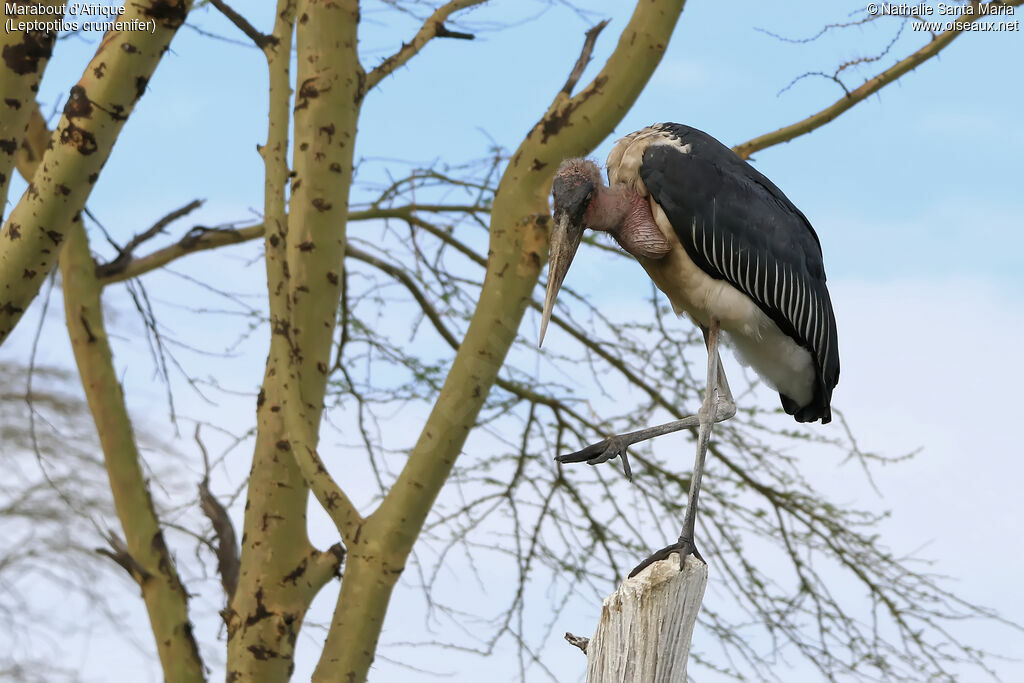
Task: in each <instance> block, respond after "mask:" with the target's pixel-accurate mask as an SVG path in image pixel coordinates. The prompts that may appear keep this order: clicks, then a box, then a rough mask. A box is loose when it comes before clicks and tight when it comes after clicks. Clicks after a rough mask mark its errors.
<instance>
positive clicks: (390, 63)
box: [363, 0, 484, 93]
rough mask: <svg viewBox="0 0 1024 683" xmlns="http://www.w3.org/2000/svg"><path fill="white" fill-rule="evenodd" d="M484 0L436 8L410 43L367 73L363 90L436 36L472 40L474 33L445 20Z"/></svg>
mask: <svg viewBox="0 0 1024 683" xmlns="http://www.w3.org/2000/svg"><path fill="white" fill-rule="evenodd" d="M483 2H484V0H450V2H447V3H445V4H444V5H442V6H441V7H438V8H437V10H435V11H434V13H433V14H431V15H430V17H428V18H427V20H426V21H424V22H423V25H422V26H421V27H420V30H419V31H417V32H416V35H415V36H413V38H412V40H410V41H409V42H408V43H403V44H402V47H401V49H399V50H398V52H396V53H395V54H393V55H391V56H390V57H388V58H387V59H385V60H384V61H383V62H381V63H380V64H378V65H377V66H376V67H374V68H373V69H372V70H371V71H370V72H369V73H367V74H366V83H365V84H364V86H363V92H364V93H365V92H369V91H370V90H372V89H373V88H374V87H375V86H376V85H377V84H378V83H380V82H381V81H382V80H383V79H384V78H385V77H386V76H388V75H390V74H391V73H394V71H395V70H396V69H398V68H399V67H401V66H403V65H404V64H405V63H406V62H408V61H409V60H410V59H412V58H413V57H414V56H415V55H416V53H418V52H419V51H420V50H422V49H423V48H424V46H426V44H427V43H429V42H430V41H431V40H432V39H434V38H457V39H460V40H472V39H473V37H474V36H473V34H471V33H463V32H460V31H451V30H449V29H448V28H446V27H445V25H444V22H445V20H447V19H448V18H449V17H450V16H451V15H453V14H455V13H456V12H459V11H461V10H464V9H467V8H469V7H473V6H474V5H480V4H483Z"/></svg>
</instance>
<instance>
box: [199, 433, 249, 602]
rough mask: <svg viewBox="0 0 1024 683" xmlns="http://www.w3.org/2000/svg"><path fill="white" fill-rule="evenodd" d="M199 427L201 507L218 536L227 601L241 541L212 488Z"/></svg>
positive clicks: (219, 568)
mask: <svg viewBox="0 0 1024 683" xmlns="http://www.w3.org/2000/svg"><path fill="white" fill-rule="evenodd" d="M199 429H200V426H199V424H196V431H195V439H196V443H197V444H199V450H200V451H202V453H203V469H204V474H203V480H202V481H201V482H199V507H200V508H201V509H202V511H203V514H204V515H206V518H207V519H209V520H210V523H211V524H213V533H214V534H215V535H216V537H217V543H216V549H217V571H218V572H219V573H220V583H221V586H223V587H224V594H225V595H226V596H227V602H228V603H230V602H231V598H232V596H233V595H234V594H235V588H237V587H238V568H239V557H238V541H237V538H236V536H235V526H234V524H232V523H231V516H230V515H229V514H228V511H227V509H226V508H225V507H224V506H223V505H221V502H220V501H219V500H217V497H216V496H214V495H213V492H212V491H210V457H209V455H208V454H207V452H206V446H205V445H204V444H203V441H202V439H200V438H199Z"/></svg>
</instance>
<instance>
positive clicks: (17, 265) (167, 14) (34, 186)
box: [0, 0, 192, 343]
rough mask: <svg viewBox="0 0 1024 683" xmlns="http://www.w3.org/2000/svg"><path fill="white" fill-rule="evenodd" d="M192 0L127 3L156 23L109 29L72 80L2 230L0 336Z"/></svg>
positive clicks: (133, 16) (36, 280)
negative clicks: (49, 136) (36, 165)
mask: <svg viewBox="0 0 1024 683" xmlns="http://www.w3.org/2000/svg"><path fill="white" fill-rule="evenodd" d="M191 5H192V0H141V1H140V2H130V3H127V4H126V11H125V14H124V15H123V16H122V17H120V19H121V20H123V21H126V22H130V21H133V20H138V21H141V22H147V23H148V24H149V25H151V26H152V27H153V28H154V30H153V31H152V32H150V31H149V30H148V29H147V30H138V31H110V32H108V33H107V34H106V35H105V36H104V37H103V40H102V41H101V42H100V45H99V48H98V49H97V50H96V54H95V56H94V57H93V58H92V60H91V61H90V62H89V65H88V66H87V67H86V69H85V72H84V73H83V74H82V78H81V79H80V80H79V81H78V83H77V84H76V85H74V86H73V87H72V88H71V93H70V95H69V97H68V102H67V105H66V106H65V107H64V116H63V117H62V118H61V120H60V123H59V124H58V126H57V130H55V131H54V134H53V137H52V139H51V143H50V148H49V149H48V150H47V151H46V154H45V156H44V158H43V160H42V163H41V164H40V166H39V168H38V169H37V170H36V173H35V175H34V176H33V178H32V182H31V183H30V184H29V187H28V190H26V192H25V194H24V195H23V196H22V197H21V200H20V201H19V202H18V204H17V206H15V207H14V210H13V211H12V212H11V214H10V216H9V217H8V219H7V222H6V223H4V226H3V231H2V232H0V343H3V341H4V340H5V339H6V338H7V336H8V335H9V334H10V332H11V330H12V329H14V326H15V325H17V323H18V321H19V320H20V319H21V315H22V313H24V311H25V309H26V308H28V305H29V304H30V303H31V302H32V300H33V299H34V298H35V296H36V294H38V293H39V288H40V286H41V285H42V283H43V280H44V279H45V278H46V276H47V274H49V272H50V269H51V268H52V267H53V264H54V263H55V261H56V259H57V256H58V254H59V253H60V245H61V243H62V242H63V240H64V236H65V232H66V231H67V230H68V226H70V225H71V219H72V218H74V216H75V215H76V214H77V213H78V212H79V211H81V210H82V207H83V206H85V201H86V199H87V198H88V196H89V192H90V190H91V189H92V185H93V183H95V182H96V179H97V178H98V177H99V173H100V170H101V169H102V168H103V164H104V163H105V162H106V160H107V157H108V156H109V155H110V150H111V149H112V148H113V146H114V142H115V141H116V139H117V136H118V133H119V132H120V131H121V128H122V126H123V125H124V122H125V120H126V119H127V118H128V116H129V114H131V112H132V109H133V108H134V106H135V103H136V102H137V101H138V99H139V98H140V97H141V96H142V94H143V93H144V92H145V90H146V84H147V83H148V82H149V78H150V76H152V74H153V71H154V69H156V65H157V64H158V63H159V61H160V58H161V57H162V56H163V54H164V52H165V50H166V49H167V46H168V44H169V43H170V42H171V38H173V37H174V34H175V32H176V31H177V29H178V27H179V26H181V24H182V23H183V22H184V21H185V16H186V15H187V13H188V10H189V8H190V7H191Z"/></svg>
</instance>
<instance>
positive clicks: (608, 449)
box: [555, 436, 633, 480]
mask: <svg viewBox="0 0 1024 683" xmlns="http://www.w3.org/2000/svg"><path fill="white" fill-rule="evenodd" d="M628 445H629V444H627V443H626V442H625V440H623V439H622V438H620V437H618V436H611V437H608V438H607V439H604V440H603V441H598V442H597V443H593V444H590V445H589V446H587V447H586V448H583V449H581V450H578V451H576V452H575V453H567V454H565V455H558V456H555V460H556V461H557V462H560V463H562V464H566V463H572V462H585V463H587V464H588V465H600V464H601V463H603V462H608V461H609V460H612V459H614V458H617V457H618V458H622V472H623V473H624V474H625V475H626V479H629V480H632V479H633V470H632V468H630V466H629V456H627V455H626V449H627V448H628Z"/></svg>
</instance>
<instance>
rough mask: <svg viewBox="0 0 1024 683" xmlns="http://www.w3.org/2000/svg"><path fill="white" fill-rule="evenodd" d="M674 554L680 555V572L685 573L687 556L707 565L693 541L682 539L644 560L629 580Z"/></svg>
mask: <svg viewBox="0 0 1024 683" xmlns="http://www.w3.org/2000/svg"><path fill="white" fill-rule="evenodd" d="M672 553H679V571H683V566H684V565H685V563H686V556H687V555H693V556H694V557H696V558H697V559H698V560H700V561H701V562H704V564H707V562H706V561H705V560H704V558H703V557H701V555H700V551H699V550H697V546H696V545H694V543H693V540H692V539H687V538H682V537H680V538H679V540H678V541H676V542H675V543H673V544H672V545H667V546H665V547H664V548H662V549H661V550H658V551H656V552H655V553H653V554H652V555H651V556H650V557H648V558H647V559H646V560H644V561H643V562H641V563H640V564H638V565H637V566H636V567H634V568H633V571H631V572H630V573H629V578H631V579H632V578H633V577H634V576H636V575H637V574H639V573H640V572H642V571H643V570H644V569H646V568H647V567H648V566H649V565H652V564H654V563H655V562H658V561H660V560H667V559H668V556H669V555H671V554H672Z"/></svg>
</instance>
